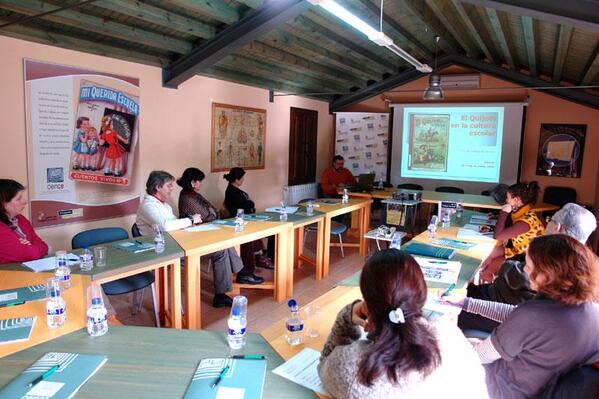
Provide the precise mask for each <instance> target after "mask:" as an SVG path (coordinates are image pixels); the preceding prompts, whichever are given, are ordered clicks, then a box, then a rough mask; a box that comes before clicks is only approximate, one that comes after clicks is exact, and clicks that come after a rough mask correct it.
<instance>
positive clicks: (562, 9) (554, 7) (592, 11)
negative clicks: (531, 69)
mask: <svg viewBox="0 0 599 399" xmlns="http://www.w3.org/2000/svg"><path fill="white" fill-rule="evenodd" d="M461 1H463V2H465V3H471V4H474V5H477V6H481V7H486V8H494V9H496V10H500V11H505V12H507V13H510V14H515V15H524V16H527V17H531V18H534V19H538V20H541V21H548V22H553V23H556V24H559V25H566V26H569V27H572V28H579V29H585V30H588V31H591V32H599V7H597V2H596V1H589V0H568V1H564V0H461Z"/></svg>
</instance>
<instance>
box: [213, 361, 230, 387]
mask: <svg viewBox="0 0 599 399" xmlns="http://www.w3.org/2000/svg"><path fill="white" fill-rule="evenodd" d="M227 371H229V366H225V368H224V369H223V370H222V371H221V372H220V374H219V375H218V378H217V379H216V381H214V383H213V384H212V389H214V387H216V386H217V385H218V383H219V382H220V380H222V379H223V377H224V376H225V374H227Z"/></svg>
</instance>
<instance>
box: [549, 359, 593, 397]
mask: <svg viewBox="0 0 599 399" xmlns="http://www.w3.org/2000/svg"><path fill="white" fill-rule="evenodd" d="M598 395H599V368H597V367H593V366H590V365H589V366H582V367H577V368H575V369H573V370H570V371H568V372H567V373H565V374H562V375H560V376H556V377H554V378H553V379H552V380H551V381H549V383H548V384H547V385H546V386H545V389H543V391H542V392H541V394H540V395H539V396H537V399H567V398H576V399H597V398H598V397H599V396H598Z"/></svg>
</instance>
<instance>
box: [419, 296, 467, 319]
mask: <svg viewBox="0 0 599 399" xmlns="http://www.w3.org/2000/svg"><path fill="white" fill-rule="evenodd" d="M461 311H462V309H460V308H459V307H457V306H453V305H447V304H445V303H443V302H441V300H439V298H438V297H436V296H435V294H430V293H429V295H428V296H427V298H426V303H425V304H424V308H423V312H422V313H423V314H424V317H426V318H427V319H435V318H439V317H442V316H445V315H449V316H454V317H457V316H458V315H459V314H460V312H461Z"/></svg>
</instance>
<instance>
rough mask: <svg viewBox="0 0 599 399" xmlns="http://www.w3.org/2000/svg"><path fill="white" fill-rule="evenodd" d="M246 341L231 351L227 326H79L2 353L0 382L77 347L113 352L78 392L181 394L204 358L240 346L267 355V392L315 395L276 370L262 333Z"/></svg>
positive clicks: (296, 398) (164, 397)
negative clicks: (93, 331)
mask: <svg viewBox="0 0 599 399" xmlns="http://www.w3.org/2000/svg"><path fill="white" fill-rule="evenodd" d="M246 341H247V344H246V346H245V347H244V348H243V349H242V350H240V351H236V352H232V351H231V350H230V349H229V347H228V345H227V343H226V338H225V334H224V333H223V332H213V331H188V330H173V329H157V328H147V327H110V329H109V331H108V333H107V334H106V335H104V336H102V337H98V338H90V337H89V336H88V335H87V333H86V332H85V330H79V331H75V332H72V333H71V334H68V335H65V336H62V337H60V338H57V339H54V340H52V341H50V342H46V343H44V344H41V345H38V346H35V347H33V348H30V349H27V350H23V351H21V352H19V353H16V354H14V355H11V356H8V357H6V358H4V359H2V360H1V364H2V367H0V386H3V385H5V384H7V383H8V382H10V381H11V380H12V379H14V378H15V377H16V376H18V375H19V373H21V372H22V371H24V370H25V369H26V368H27V367H29V366H30V365H31V364H32V363H33V362H35V361H36V360H37V359H38V358H40V357H41V356H42V355H43V354H45V353H47V352H71V353H72V352H76V353H82V354H96V355H105V356H106V357H107V358H108V361H107V362H106V364H105V365H104V366H103V367H102V368H100V370H98V372H97V373H96V374H95V375H94V376H93V377H92V378H91V379H90V380H89V381H88V382H87V383H86V384H85V385H83V387H82V388H81V390H80V391H79V392H78V393H77V398H82V399H86V398H121V399H128V398H145V399H151V398H160V399H168V398H182V397H183V395H184V394H185V391H186V390H187V386H188V385H189V383H190V381H191V378H192V376H193V374H194V372H195V370H196V368H197V366H198V363H199V361H200V360H201V359H203V358H213V357H226V356H230V355H231V354H233V353H235V354H238V352H240V353H242V354H243V353H248V354H249V353H252V354H261V355H265V356H266V358H267V359H268V360H267V362H268V363H267V371H266V379H265V384H264V393H263V398H265V399H269V398H272V399H279V398H289V399H303V398H314V394H313V393H312V392H311V391H310V390H308V389H306V388H303V387H301V386H299V385H296V384H294V383H292V382H290V381H288V380H286V379H284V378H282V377H279V376H277V375H276V374H274V373H272V372H271V371H272V369H273V368H275V367H278V366H279V365H280V364H281V363H282V362H283V360H282V359H281V357H280V356H279V355H278V354H277V353H276V352H275V351H274V350H273V349H272V348H271V347H270V346H269V345H268V343H267V342H266V341H265V340H264V339H263V338H262V337H261V336H259V335H258V334H249V333H248V334H247V335H246Z"/></svg>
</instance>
